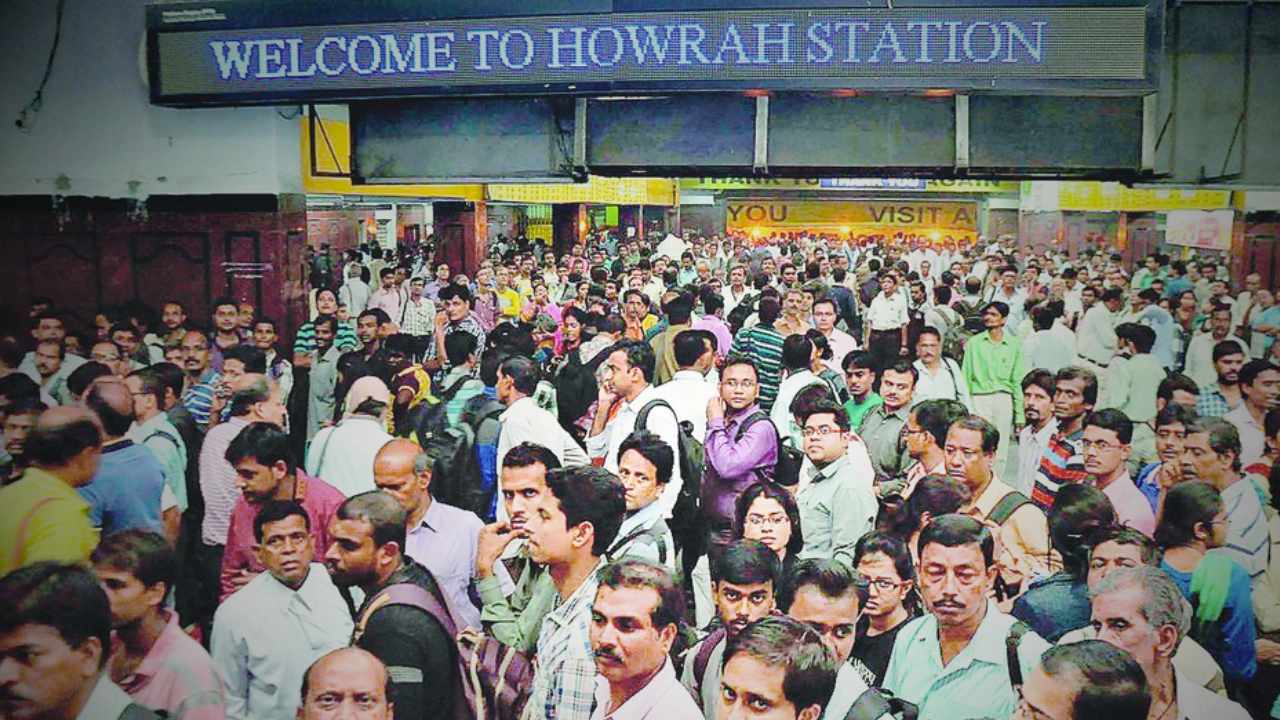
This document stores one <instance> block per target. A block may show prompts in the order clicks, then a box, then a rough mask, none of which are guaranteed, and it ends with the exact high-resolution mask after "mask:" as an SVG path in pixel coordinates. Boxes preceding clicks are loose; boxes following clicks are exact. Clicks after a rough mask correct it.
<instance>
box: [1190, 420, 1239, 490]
mask: <svg viewBox="0 0 1280 720" xmlns="http://www.w3.org/2000/svg"><path fill="white" fill-rule="evenodd" d="M1231 461H1232V458H1231V455H1230V454H1219V453H1218V452H1217V451H1215V450H1214V449H1213V448H1212V447H1211V446H1210V445H1209V433H1207V432H1202V433H1187V439H1186V441H1185V444H1184V446H1183V453H1182V472H1183V474H1184V475H1186V477H1187V479H1188V480H1204V481H1206V482H1208V483H1213V482H1214V481H1215V480H1217V479H1218V478H1221V477H1223V476H1225V475H1229V474H1231V473H1232V469H1231Z"/></svg>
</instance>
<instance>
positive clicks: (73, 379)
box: [41, 343, 115, 397]
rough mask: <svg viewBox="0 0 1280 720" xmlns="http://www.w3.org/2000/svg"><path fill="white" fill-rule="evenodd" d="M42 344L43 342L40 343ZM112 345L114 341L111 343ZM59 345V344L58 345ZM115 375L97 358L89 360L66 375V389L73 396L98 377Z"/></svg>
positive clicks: (86, 387) (80, 393)
mask: <svg viewBox="0 0 1280 720" xmlns="http://www.w3.org/2000/svg"><path fill="white" fill-rule="evenodd" d="M41 344H42V345H43V344H44V343H41ZM112 344H113V345H114V344H115V343H112ZM59 347H61V346H59ZM113 375H115V373H114V372H112V370H111V368H109V367H107V366H106V365H105V364H104V363H100V362H98V361H97V360H89V361H86V362H84V363H82V364H81V365H80V367H78V368H76V369H75V370H72V371H71V374H69V375H67V390H68V391H69V392H70V393H71V394H72V395H73V396H75V397H79V396H81V395H83V394H84V391H85V390H88V389H89V386H90V385H92V384H93V381H95V380H97V379H98V378H104V377H111V376H113Z"/></svg>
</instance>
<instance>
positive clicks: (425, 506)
mask: <svg viewBox="0 0 1280 720" xmlns="http://www.w3.org/2000/svg"><path fill="white" fill-rule="evenodd" d="M431 503H432V500H431V494H430V493H428V494H427V496H426V497H425V498H423V502H422V504H421V505H419V506H418V507H417V508H415V509H414V511H413V512H412V513H410V515H409V520H408V527H409V528H410V529H412V528H416V527H418V526H419V525H421V524H422V518H424V517H426V516H427V511H428V510H430V509H431Z"/></svg>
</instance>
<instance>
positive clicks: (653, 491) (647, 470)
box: [618, 450, 666, 513]
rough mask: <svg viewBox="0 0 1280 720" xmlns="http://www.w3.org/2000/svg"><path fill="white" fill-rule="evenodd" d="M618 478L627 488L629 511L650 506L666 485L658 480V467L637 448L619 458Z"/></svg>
mask: <svg viewBox="0 0 1280 720" xmlns="http://www.w3.org/2000/svg"><path fill="white" fill-rule="evenodd" d="M618 478H619V479H620V480H622V486H623V487H624V488H626V490H627V512H629V513H630V512H635V511H636V510H639V509H641V508H645V507H648V506H649V505H651V504H652V503H653V501H654V500H657V499H658V496H659V495H661V494H662V491H663V489H664V488H665V487H666V484H665V483H659V482H658V468H657V467H656V466H655V465H654V464H653V463H651V462H649V461H648V460H646V459H645V457H644V456H643V455H641V454H640V453H639V452H637V451H635V450H628V451H626V452H625V453H623V454H622V457H620V458H618Z"/></svg>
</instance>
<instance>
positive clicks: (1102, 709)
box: [1040, 640, 1151, 720]
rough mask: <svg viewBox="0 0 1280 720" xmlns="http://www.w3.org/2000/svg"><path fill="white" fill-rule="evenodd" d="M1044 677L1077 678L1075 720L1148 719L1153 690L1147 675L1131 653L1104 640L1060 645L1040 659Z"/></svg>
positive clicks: (1073, 715)
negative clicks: (1108, 719) (1107, 719)
mask: <svg viewBox="0 0 1280 720" xmlns="http://www.w3.org/2000/svg"><path fill="white" fill-rule="evenodd" d="M1040 667H1041V669H1042V670H1043V671H1044V674H1045V675H1047V676H1048V677H1050V678H1053V679H1059V678H1060V681H1061V682H1069V681H1071V680H1076V678H1078V681H1077V682H1078V687H1077V689H1076V691H1075V697H1074V698H1073V699H1072V701H1071V718H1072V720H1094V719H1095V718H1116V719H1117V720H1146V717H1147V714H1148V712H1149V711H1150V709H1151V689H1150V687H1149V686H1148V683H1147V676H1146V673H1145V672H1144V671H1143V669H1142V666H1141V665H1139V664H1138V661H1137V660H1135V659H1134V658H1133V656H1132V655H1130V654H1129V653H1128V652H1126V651H1124V650H1121V649H1120V648H1118V647H1116V646H1114V645H1112V644H1110V643H1107V642H1103V641H1102V640H1082V641H1080V642H1075V643H1070V644H1068V645H1057V646H1054V647H1051V648H1049V649H1048V650H1046V651H1045V653H1044V655H1042V656H1041V657H1040Z"/></svg>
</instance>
